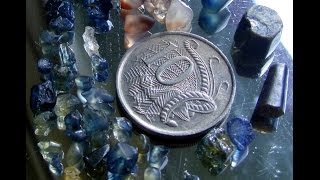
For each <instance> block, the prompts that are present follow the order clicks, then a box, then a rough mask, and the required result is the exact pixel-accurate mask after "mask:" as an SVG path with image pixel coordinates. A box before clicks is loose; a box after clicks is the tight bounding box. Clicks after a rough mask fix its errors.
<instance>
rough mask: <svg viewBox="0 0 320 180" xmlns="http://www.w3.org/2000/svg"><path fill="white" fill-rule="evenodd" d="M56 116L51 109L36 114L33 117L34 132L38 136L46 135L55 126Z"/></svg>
mask: <svg viewBox="0 0 320 180" xmlns="http://www.w3.org/2000/svg"><path fill="white" fill-rule="evenodd" d="M56 119H57V116H56V115H55V114H54V113H52V112H51V111H46V112H43V113H41V114H38V115H37V116H35V118H34V119H33V124H34V127H35V128H34V129H35V130H34V133H35V134H36V135H38V136H48V134H49V133H50V131H51V130H52V129H53V128H54V127H55V126H56Z"/></svg>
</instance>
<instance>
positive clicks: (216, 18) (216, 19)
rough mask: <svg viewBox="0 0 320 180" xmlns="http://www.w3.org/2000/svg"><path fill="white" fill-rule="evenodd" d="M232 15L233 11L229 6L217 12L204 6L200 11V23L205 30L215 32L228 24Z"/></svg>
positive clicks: (210, 32)
mask: <svg viewBox="0 0 320 180" xmlns="http://www.w3.org/2000/svg"><path fill="white" fill-rule="evenodd" d="M230 17H231V12H230V11H229V9H228V8H225V9H223V10H222V11H220V12H218V13H217V14H215V13H211V12H209V11H208V9H206V8H203V9H202V10H201V12H200V15H199V20H198V23H199V26H200V27H201V29H202V30H203V31H204V32H206V33H208V34H214V33H217V32H219V31H221V30H223V29H224V28H225V27H226V26H227V24H228V22H229V19H230Z"/></svg>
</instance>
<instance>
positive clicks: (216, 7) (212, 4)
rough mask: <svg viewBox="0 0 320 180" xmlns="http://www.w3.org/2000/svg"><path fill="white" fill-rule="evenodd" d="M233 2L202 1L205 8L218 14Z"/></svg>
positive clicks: (221, 0) (229, 0)
mask: <svg viewBox="0 0 320 180" xmlns="http://www.w3.org/2000/svg"><path fill="white" fill-rule="evenodd" d="M232 1H233V0H201V3H202V6H203V8H207V9H210V11H211V12H212V13H217V12H218V11H221V10H222V9H223V8H225V7H227V6H228V5H229V4H230V3H231V2H232Z"/></svg>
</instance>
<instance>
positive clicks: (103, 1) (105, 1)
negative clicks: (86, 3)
mask: <svg viewBox="0 0 320 180" xmlns="http://www.w3.org/2000/svg"><path fill="white" fill-rule="evenodd" d="M100 7H101V9H102V12H103V13H104V14H105V15H106V17H107V18H108V17H109V11H110V9H112V8H113V5H112V3H111V0H100Z"/></svg>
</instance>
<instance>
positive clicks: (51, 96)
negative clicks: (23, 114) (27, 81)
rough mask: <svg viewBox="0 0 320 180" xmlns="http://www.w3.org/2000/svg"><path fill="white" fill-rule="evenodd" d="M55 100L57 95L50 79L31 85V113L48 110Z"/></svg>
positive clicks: (52, 106) (51, 107)
mask: <svg viewBox="0 0 320 180" xmlns="http://www.w3.org/2000/svg"><path fill="white" fill-rule="evenodd" d="M56 101H57V95H56V93H55V90H54V89H53V86H52V82H51V81H45V82H43V83H40V84H37V85H34V86H32V88H31V97H30V105H31V110H32V111H33V113H38V112H43V111H50V110H51V109H53V108H54V106H55V104H56Z"/></svg>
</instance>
